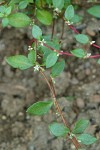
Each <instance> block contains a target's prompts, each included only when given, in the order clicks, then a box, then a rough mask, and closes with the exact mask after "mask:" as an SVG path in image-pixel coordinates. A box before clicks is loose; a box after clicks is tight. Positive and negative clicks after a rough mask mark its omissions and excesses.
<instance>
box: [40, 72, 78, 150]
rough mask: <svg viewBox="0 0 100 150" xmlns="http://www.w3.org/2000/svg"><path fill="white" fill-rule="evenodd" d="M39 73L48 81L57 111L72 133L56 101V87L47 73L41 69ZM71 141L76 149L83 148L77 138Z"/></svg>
mask: <svg viewBox="0 0 100 150" xmlns="http://www.w3.org/2000/svg"><path fill="white" fill-rule="evenodd" d="M39 71H40V73H41V74H42V75H43V77H44V79H45V81H46V83H47V85H48V87H49V89H50V91H51V94H52V98H53V100H54V104H55V106H56V109H57V111H58V112H59V114H60V116H61V118H62V121H63V123H64V124H65V126H67V127H68V128H69V130H70V131H71V128H70V126H69V125H68V123H67V121H66V119H65V118H64V116H63V113H62V111H61V108H60V106H59V104H58V102H57V100H56V94H55V87H54V84H53V81H52V78H51V84H50V82H49V81H48V79H47V77H46V75H45V73H44V72H43V71H42V70H41V69H40V70H39ZM68 136H70V133H68ZM71 141H72V142H73V144H74V145H75V147H76V149H77V150H78V149H79V148H80V147H81V145H80V143H79V142H78V141H77V139H76V137H73V138H72V139H71Z"/></svg>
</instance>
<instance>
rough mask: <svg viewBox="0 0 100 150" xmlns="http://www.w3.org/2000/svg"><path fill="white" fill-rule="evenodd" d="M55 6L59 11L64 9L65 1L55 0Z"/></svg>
mask: <svg viewBox="0 0 100 150" xmlns="http://www.w3.org/2000/svg"><path fill="white" fill-rule="evenodd" d="M53 6H54V7H55V8H58V9H62V8H63V7H64V0H58V1H57V0H53Z"/></svg>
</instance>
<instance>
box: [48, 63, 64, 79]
mask: <svg viewBox="0 0 100 150" xmlns="http://www.w3.org/2000/svg"><path fill="white" fill-rule="evenodd" d="M64 67H65V61H64V60H62V61H60V62H57V63H56V64H55V65H54V66H53V67H52V72H51V75H52V77H56V76H58V75H59V74H60V73H61V72H62V71H63V70H64Z"/></svg>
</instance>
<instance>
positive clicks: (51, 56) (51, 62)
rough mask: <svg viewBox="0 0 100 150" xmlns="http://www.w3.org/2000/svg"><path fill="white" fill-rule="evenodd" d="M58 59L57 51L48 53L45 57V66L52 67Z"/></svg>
mask: <svg viewBox="0 0 100 150" xmlns="http://www.w3.org/2000/svg"><path fill="white" fill-rule="evenodd" d="M57 59H58V56H57V53H55V52H52V53H51V54H49V55H48V57H47V59H46V68H50V67H52V66H53V65H54V64H55V63H56V61H57Z"/></svg>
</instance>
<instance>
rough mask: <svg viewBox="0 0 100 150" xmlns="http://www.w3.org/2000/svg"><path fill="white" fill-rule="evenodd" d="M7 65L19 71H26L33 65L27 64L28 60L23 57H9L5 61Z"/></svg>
mask: <svg viewBox="0 0 100 150" xmlns="http://www.w3.org/2000/svg"><path fill="white" fill-rule="evenodd" d="M6 61H7V63H8V64H9V65H11V66H12V67H14V68H19V69H21V70H24V69H28V68H30V67H32V66H33V65H32V64H31V63H30V62H29V60H28V58H27V57H25V56H23V55H16V56H11V57H8V58H7V59H6Z"/></svg>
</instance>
